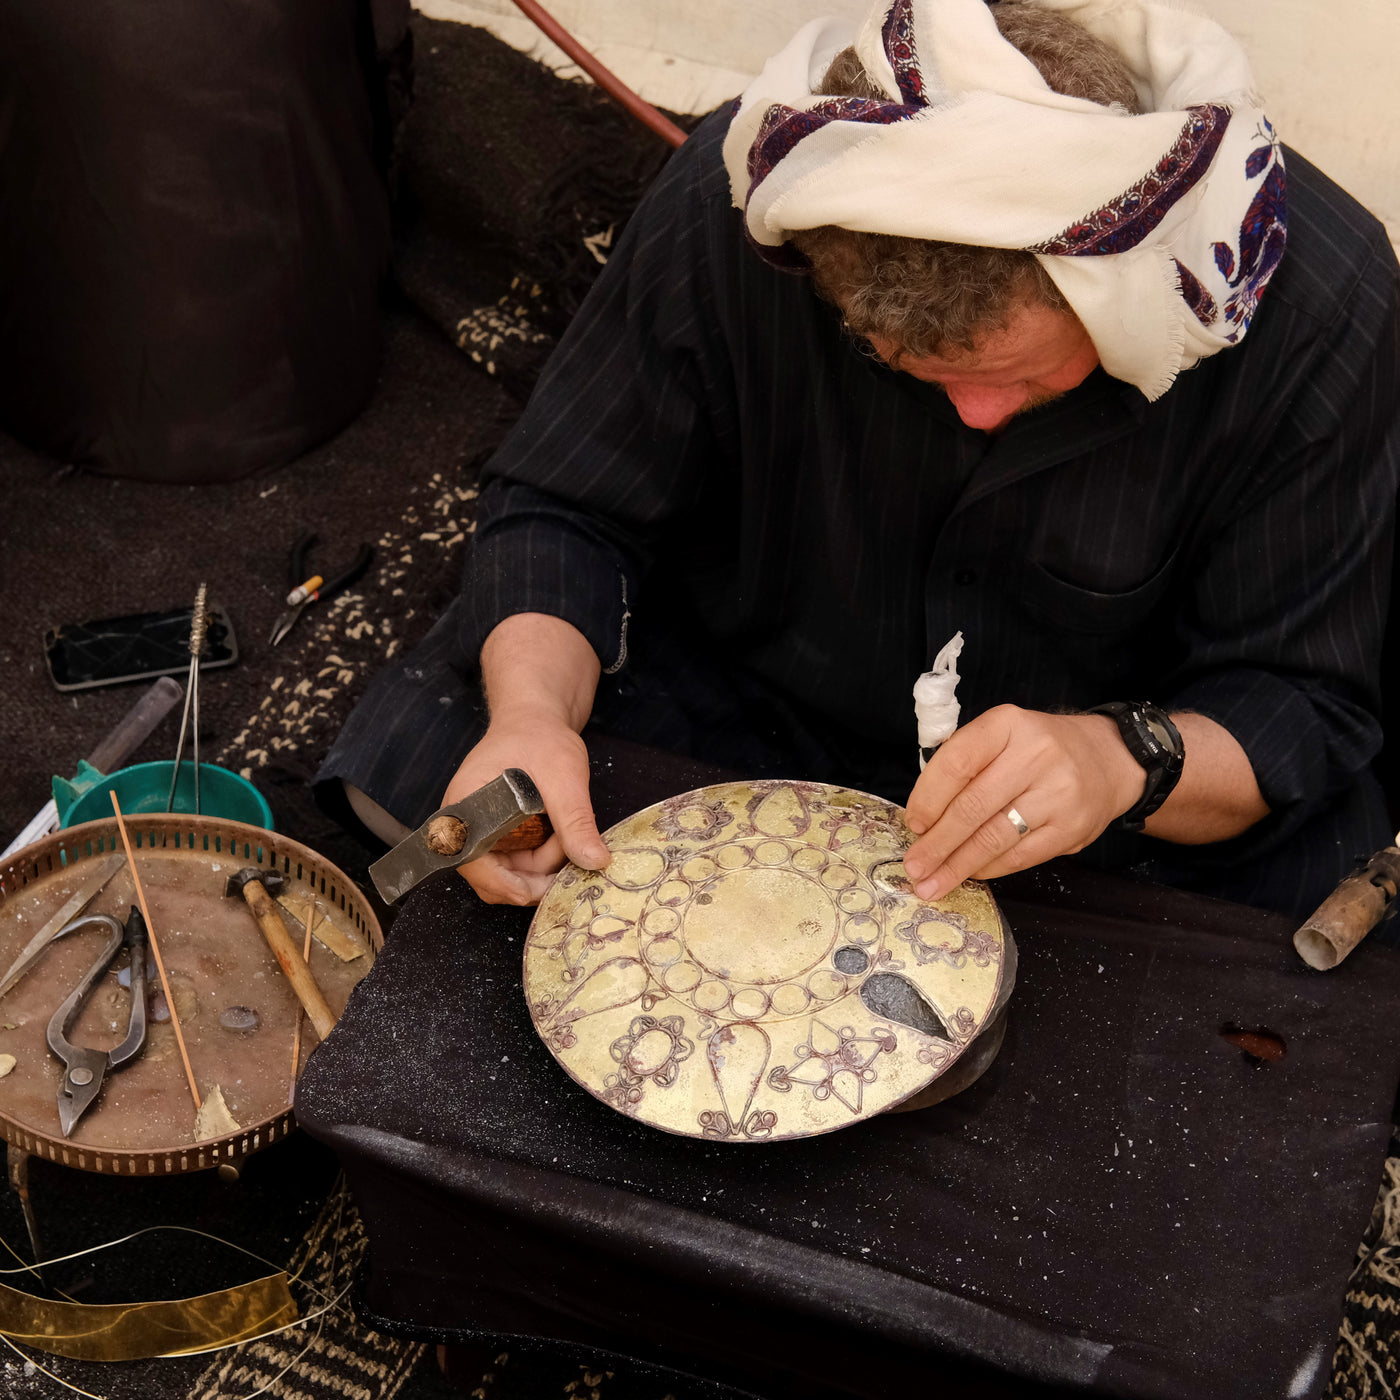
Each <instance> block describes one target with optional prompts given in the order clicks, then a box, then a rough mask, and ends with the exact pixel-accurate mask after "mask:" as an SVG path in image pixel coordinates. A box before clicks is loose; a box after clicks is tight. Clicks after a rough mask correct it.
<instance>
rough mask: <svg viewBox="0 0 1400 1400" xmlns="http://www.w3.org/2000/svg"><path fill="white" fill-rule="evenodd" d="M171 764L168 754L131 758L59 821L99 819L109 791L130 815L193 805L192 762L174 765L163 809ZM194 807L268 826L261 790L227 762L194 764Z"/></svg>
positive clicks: (107, 808)
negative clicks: (176, 775)
mask: <svg viewBox="0 0 1400 1400" xmlns="http://www.w3.org/2000/svg"><path fill="white" fill-rule="evenodd" d="M173 766H174V765H173V764H171V763H170V762H169V761H168V760H166V761H164V762H161V763H135V764H133V765H132V766H131V767H130V768H118V769H117V771H116V772H115V773H109V774H108V775H107V776H106V777H105V778H103V779H102V780H101V781H100V782H99V783H97V784H96V785H95V786H94V787H90V788H89V789H88V790H87V791H86V792H85V793H83V794H82V796H81V797H79V798H78V800H77V801H76V802H74V803H73V804H72V806H70V807H69V808H68V810H67V811H66V812H64V813H63V815H62V817H61V818H60V820H59V825H60V826H65V827H67V826H77V825H79V823H81V822H93V821H99V820H101V819H102V818H103V817H110V816H111V815H112V799H111V798H110V797H109V796H108V794H109V793H111V792H115V793H116V794H117V801H118V802H120V803H121V804H122V815H123V816H133V815H137V814H140V813H144V812H164V811H166V810H171V811H174V812H178V813H182V814H183V813H192V812H193V811H194V764H193V763H189V762H185V763H182V764H181V765H180V781H179V783H178V784H177V785H176V788H175V802H174V804H173V806H172V807H171V808H169V809H167V808H166V805H165V799H166V798H167V797H168V796H169V795H170V770H171V768H172V767H173ZM199 811H200V815H201V816H205V817H226V818H228V820H230V821H235V822H247V823H248V825H249V826H260V827H262V828H263V829H264V830H266V831H274V830H276V828H275V827H274V826H273V825H272V808H271V807H269V806H268V805H267V802H266V801H265V800H264V798H263V795H262V793H260V792H259V791H258V790H257V788H255V787H254V786H253V785H252V783H250V782H249V781H248V780H247V779H246V778H240V777H239V776H238V774H237V773H231V772H230V771H229V770H228V769H227V768H219V767H216V766H215V765H214V764H212V763H201V764H200V765H199Z"/></svg>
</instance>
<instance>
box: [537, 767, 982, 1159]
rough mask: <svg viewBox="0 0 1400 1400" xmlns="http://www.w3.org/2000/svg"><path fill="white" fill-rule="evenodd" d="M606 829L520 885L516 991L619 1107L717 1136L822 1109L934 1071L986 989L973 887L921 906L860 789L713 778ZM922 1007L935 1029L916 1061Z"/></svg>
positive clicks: (891, 817) (953, 1055)
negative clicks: (600, 847)
mask: <svg viewBox="0 0 1400 1400" xmlns="http://www.w3.org/2000/svg"><path fill="white" fill-rule="evenodd" d="M606 839H607V841H608V845H609V849H610V850H611V851H612V854H613V859H612V862H611V864H610V865H609V866H608V868H607V869H606V870H603V871H594V872H588V873H587V874H586V876H585V875H584V873H583V872H573V871H570V872H566V876H561V878H560V879H559V880H558V881H557V882H556V884H555V886H554V888H553V889H552V890H551V891H550V892H549V894H548V895H547V896H546V897H545V899H544V900H543V901H542V902H541V904H540V907H539V909H538V911H537V912H536V915H535V919H534V922H533V923H532V925H531V929H530V934H529V936H528V938H527V940H526V948H525V985H526V995H527V1001H528V1002H529V1005H530V1010H531V1014H532V1016H533V1018H534V1021H535V1025H536V1027H537V1028H538V1030H539V1033H540V1035H541V1037H542V1038H543V1039H544V1041H545V1043H546V1044H547V1045H548V1046H549V1048H550V1050H551V1052H552V1053H553V1054H554V1055H555V1056H556V1057H557V1058H558V1059H559V1060H560V1061H561V1062H562V1063H563V1064H564V1065H565V1066H567V1068H568V1069H569V1072H570V1073H571V1074H572V1075H573V1077H574V1078H575V1079H577V1080H578V1081H579V1082H580V1083H582V1084H584V1085H585V1086H586V1087H588V1088H589V1089H590V1091H591V1092H592V1093H594V1094H595V1095H596V1096H597V1097H599V1098H600V1099H602V1100H603V1102H605V1103H607V1104H608V1105H609V1106H611V1107H613V1108H615V1109H617V1110H618V1111H619V1112H621V1113H626V1114H628V1115H630V1116H633V1117H635V1118H637V1119H638V1120H639V1121H642V1122H647V1123H653V1124H656V1125H657V1126H660V1127H664V1128H666V1129H668V1130H669V1131H671V1132H677V1133H688V1134H690V1135H692V1136H698V1137H704V1138H706V1139H709V1140H712V1141H725V1142H735V1143H747V1142H762V1141H767V1140H770V1139H773V1140H777V1139H781V1138H792V1137H801V1136H806V1135H808V1134H811V1133H814V1132H826V1131H829V1130H831V1129H832V1128H837V1127H841V1126H843V1125H844V1124H846V1123H849V1122H852V1121H854V1120H855V1119H858V1118H860V1117H864V1116H867V1115H868V1114H870V1113H872V1112H878V1111H879V1110H880V1109H881V1108H883V1107H885V1106H887V1105H888V1104H891V1103H897V1102H902V1101H903V1100H905V1099H907V1098H908V1097H909V1096H910V1095H911V1094H912V1093H915V1092H917V1091H918V1090H919V1089H921V1088H922V1087H923V1086H924V1085H925V1084H927V1083H928V1082H929V1080H930V1079H932V1078H934V1077H936V1076H937V1075H938V1074H939V1073H942V1072H943V1071H945V1070H946V1069H947V1068H948V1067H949V1066H950V1065H951V1064H952V1063H953V1062H954V1061H955V1060H956V1059H957V1058H958V1056H959V1055H960V1054H961V1053H962V1052H963V1050H964V1049H965V1048H966V1045H967V1043H969V1041H970V1040H971V1039H972V1038H974V1037H975V1036H976V1034H977V1031H978V1030H979V1029H980V1024H981V1023H980V1021H979V1017H982V1016H985V1015H986V1014H987V1013H988V1012H989V1011H990V1008H991V1006H992V1005H993V1003H994V1001H995V998H996V996H997V992H998V988H999V986H1000V982H1001V977H1002V970H1003V969H1002V962H1001V939H1002V938H1003V936H1004V934H1003V927H1002V924H1001V921H1000V916H999V915H998V914H997V913H996V909H995V906H994V905H993V904H992V902H991V900H990V897H989V896H988V895H987V893H986V891H985V889H984V888H983V887H982V886H979V885H975V884H968V885H964V886H961V887H960V888H959V889H958V890H957V891H954V892H953V893H952V894H951V895H950V896H949V897H948V899H946V900H944V901H942V902H940V904H938V905H932V906H931V905H925V904H924V903H923V902H922V901H921V900H920V899H919V898H918V897H917V895H915V894H914V892H913V890H912V889H910V888H909V887H908V882H907V880H906V879H904V878H903V875H902V871H903V867H902V856H903V852H904V850H905V849H906V848H907V847H908V844H909V842H910V839H911V838H910V835H909V832H908V829H907V828H906V827H905V825H904V821H903V813H902V812H901V811H900V809H899V808H897V807H895V806H893V805H892V804H890V803H888V802H885V801H883V800H881V799H879V798H875V797H870V796H868V795H866V794H863V793H857V792H851V791H848V790H846V789H841V788H832V787H827V786H825V785H822V784H817V783H792V782H781V781H764V782H752V783H732V784H724V785H720V786H718V787H714V788H706V789H704V790H702V791H700V792H695V793H686V794H683V795H681V796H679V797H676V798H672V799H670V800H669V801H667V802H664V803H660V804H658V805H657V806H656V807H653V808H650V809H648V811H646V812H642V813H638V814H637V816H636V817H634V818H631V819H629V820H628V821H627V822H624V823H622V824H621V825H620V826H618V827H615V828H614V829H613V830H612V831H610V832H608V833H607V837H606ZM934 919H940V920H941V921H942V922H941V923H938V924H935V923H933V922H930V920H934ZM896 937H899V938H901V939H902V940H903V941H904V942H905V943H907V944H908V945H909V947H910V949H911V950H912V952H913V954H914V955H913V956H912V957H904V956H901V957H894V956H892V945H893V944H894V942H895V939H896ZM898 951H900V952H901V953H903V951H904V950H903V949H902V948H901V949H899V950H898ZM872 979H875V980H872ZM925 1022H930V1023H937V1024H938V1025H940V1026H945V1025H946V1027H947V1028H948V1040H947V1042H946V1045H945V1047H944V1049H943V1050H942V1051H941V1052H940V1054H939V1056H938V1058H937V1061H936V1062H935V1060H934V1059H933V1058H932V1057H929V1056H925V1057H923V1058H921V1057H920V1055H919V1051H920V1050H921V1048H923V1047H924V1045H925V1042H926V1041H927V1040H929V1039H930V1035H929V1034H928V1032H927V1030H926V1027H925ZM861 1027H863V1028H865V1029H864V1030H863V1031H862V1032H861V1033H859V1034H858V1033H857V1028H861ZM902 1027H907V1028H908V1033H907V1034H904V1033H903V1031H902V1030H901V1028H902ZM833 1028H839V1029H833ZM933 1038H935V1039H936V1038H937V1037H933ZM775 1046H787V1047H792V1050H791V1054H790V1055H789V1056H788V1057H787V1059H788V1062H787V1063H786V1064H782V1065H776V1061H777V1060H778V1059H779V1058H780V1057H781V1052H776V1053H775ZM697 1052H698V1053H697ZM775 1065H776V1067H775ZM799 1086H800V1088H801V1089H803V1090H805V1091H806V1092H803V1093H794V1092H793V1091H794V1089H795V1088H798V1087H799ZM780 1096H787V1097H786V1099H785V1100H784V1099H783V1098H781V1097H780ZM784 1104H786V1106H784Z"/></svg>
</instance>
